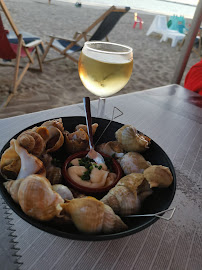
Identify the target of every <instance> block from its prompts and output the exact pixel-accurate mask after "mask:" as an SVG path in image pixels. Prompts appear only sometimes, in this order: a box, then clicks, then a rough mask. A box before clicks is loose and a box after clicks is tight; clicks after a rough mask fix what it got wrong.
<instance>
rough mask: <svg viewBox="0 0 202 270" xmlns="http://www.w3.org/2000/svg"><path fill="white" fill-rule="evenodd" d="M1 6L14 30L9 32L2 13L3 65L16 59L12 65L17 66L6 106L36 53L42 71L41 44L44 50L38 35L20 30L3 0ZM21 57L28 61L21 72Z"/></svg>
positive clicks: (0, 39) (0, 45) (0, 33)
mask: <svg viewBox="0 0 202 270" xmlns="http://www.w3.org/2000/svg"><path fill="white" fill-rule="evenodd" d="M0 7H1V8H2V10H3V12H4V14H5V16H6V18H7V19H8V22H9V24H10V26H11V28H12V29H13V31H12V32H8V31H7V30H5V29H4V26H3V21H2V18H1V14H0V58H1V59H3V63H1V65H6V66H8V65H9V64H8V62H11V61H12V60H14V59H15V64H14V65H12V66H13V67H14V68H15V71H14V80H13V85H12V87H11V90H10V93H9V95H8V97H7V100H6V101H5V103H4V107H6V106H7V105H8V103H9V102H10V100H11V98H12V97H13V96H14V95H15V94H16V93H17V88H18V86H19V84H20V82H21V81H22V79H23V77H24V75H25V73H26V71H27V70H28V68H29V67H30V65H31V64H34V56H35V55H36V56H37V58H38V62H39V70H40V71H42V62H41V60H40V54H39V46H41V49H42V50H43V43H42V41H41V40H40V39H39V38H38V37H35V36H33V35H31V34H29V33H27V32H19V31H18V29H17V27H16V25H15V24H14V21H13V19H12V17H11V15H10V13H9V11H8V9H7V7H6V5H5V3H4V1H3V0H1V1H0ZM21 58H25V59H26V60H27V62H26V64H25V65H24V66H23V70H22V71H21V73H20V72H19V69H20V68H21V66H20V60H21ZM9 66H10V65H9Z"/></svg>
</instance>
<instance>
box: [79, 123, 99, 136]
mask: <svg viewBox="0 0 202 270" xmlns="http://www.w3.org/2000/svg"><path fill="white" fill-rule="evenodd" d="M97 128H98V124H97V123H94V124H92V133H93V135H94V134H95V132H96V130H97ZM79 129H83V130H84V131H85V132H86V133H88V131H87V126H86V125H82V124H79V125H77V126H76V127H75V130H79Z"/></svg>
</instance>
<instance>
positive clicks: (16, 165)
mask: <svg viewBox="0 0 202 270" xmlns="http://www.w3.org/2000/svg"><path fill="white" fill-rule="evenodd" d="M0 168H1V174H2V175H3V176H4V177H5V178H6V179H16V178H17V176H18V174H19V171H20V168H21V159H20V157H19V155H18V154H17V152H16V150H15V144H14V142H13V140H11V141H10V147H9V148H8V149H6V150H5V151H4V153H3V154H2V156H1V160H0Z"/></svg>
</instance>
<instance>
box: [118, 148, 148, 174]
mask: <svg viewBox="0 0 202 270" xmlns="http://www.w3.org/2000/svg"><path fill="white" fill-rule="evenodd" d="M118 161H119V163H120V165H121V168H122V169H123V171H124V173H125V174H130V173H143V171H144V170H145V169H146V168H148V167H149V166H150V165H151V164H150V162H148V161H146V160H145V158H144V157H143V156H142V155H141V154H139V153H137V152H129V153H127V154H125V155H124V156H123V157H122V158H120V159H118Z"/></svg>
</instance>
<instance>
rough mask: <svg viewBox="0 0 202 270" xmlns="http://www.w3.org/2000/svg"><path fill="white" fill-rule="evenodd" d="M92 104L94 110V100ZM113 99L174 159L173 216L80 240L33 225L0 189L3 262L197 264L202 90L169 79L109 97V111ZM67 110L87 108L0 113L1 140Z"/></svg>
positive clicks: (78, 112) (11, 265) (36, 267)
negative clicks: (131, 230)
mask: <svg viewBox="0 0 202 270" xmlns="http://www.w3.org/2000/svg"><path fill="white" fill-rule="evenodd" d="M91 106H92V115H94V116H96V115H95V114H96V108H97V101H93V102H92V103H91ZM114 106H115V107H117V108H119V109H120V110H121V111H122V112H123V115H122V116H120V117H118V118H117V119H116V121H117V122H120V123H124V124H131V125H133V126H135V127H136V128H137V129H138V130H140V131H142V132H143V133H145V134H147V135H148V136H149V137H151V138H152V139H153V140H154V141H155V142H156V143H157V144H159V145H160V146H161V147H162V148H163V149H164V151H165V152H166V153H167V154H168V156H169V158H170V159H171V161H172V163H173V165H174V168H175V171H176V176H177V189H176V194H175V197H174V200H173V202H172V204H171V207H176V211H175V213H174V216H173V217H172V219H171V220H170V221H165V220H161V219H159V220H158V221H157V222H155V223H154V224H152V225H151V226H150V227H148V228H146V229H145V230H143V231H141V232H139V233H136V234H134V235H130V236H127V237H123V238H120V239H116V240H109V241H100V242H85V241H77V240H71V239H65V238H61V237H58V236H55V235H51V234H49V233H46V232H44V231H40V230H39V229H37V228H35V227H33V226H32V225H30V224H28V223H27V222H25V221H24V220H23V219H21V218H20V217H18V216H17V215H16V214H15V213H14V212H13V211H12V210H11V209H10V208H9V207H8V206H7V205H6V203H5V202H4V201H3V199H2V198H1V196H0V201H1V205H0V224H1V226H0V262H1V269H6V270H8V269H9V270H10V269H26V270H31V269H32V270H41V269H43V270H46V269H48V270H51V269H60V270H63V269H86V270H89V269H105V270H106V269H138V270H139V269H147V270H148V269H158V270H159V269H160V270H164V269H173V270H174V269H175V270H176V269H178V270H181V269H183V270H184V269H190V270H197V269H202V244H201V243H202V226H201V224H202V211H201V205H202V204H201V186H202V181H201V180H202V179H201V175H202V147H201V142H202V140H201V138H202V127H201V124H202V109H201V108H202V97H201V96H199V95H197V94H195V93H193V92H191V91H189V90H186V89H184V88H183V87H181V86H178V85H168V86H164V87H159V88H155V89H150V90H146V91H141V92H136V93H132V94H126V95H120V96H115V97H111V98H109V99H107V103H106V117H107V118H111V116H112V111H113V108H114ZM64 116H84V111H83V104H77V105H72V106H67V107H62V108H56V109H51V110H47V111H41V112H37V113H32V114H26V115H22V116H16V117H12V118H7V119H2V120H0V134H1V141H0V148H2V147H3V146H4V145H5V143H6V142H7V141H8V140H9V139H10V138H11V137H12V136H13V135H15V134H16V133H18V132H19V131H21V130H22V129H24V128H26V127H28V126H29V125H32V124H34V123H37V122H40V121H44V120H46V119H52V118H58V117H64ZM2 266H3V268H2Z"/></svg>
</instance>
